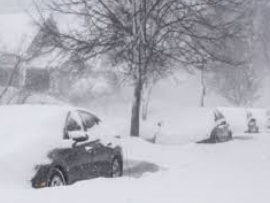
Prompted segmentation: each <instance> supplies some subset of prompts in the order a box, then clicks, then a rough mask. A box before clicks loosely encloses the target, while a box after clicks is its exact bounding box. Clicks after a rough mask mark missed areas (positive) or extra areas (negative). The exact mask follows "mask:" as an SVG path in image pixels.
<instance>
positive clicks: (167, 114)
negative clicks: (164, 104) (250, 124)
mask: <svg viewBox="0 0 270 203" xmlns="http://www.w3.org/2000/svg"><path fill="white" fill-rule="evenodd" d="M216 109H218V110H219V111H220V112H221V113H222V114H223V115H224V117H225V119H226V120H227V122H228V123H229V124H230V126H231V129H232V131H233V134H241V133H242V134H243V133H245V131H246V130H247V111H250V112H251V113H252V115H253V116H254V118H256V120H257V125H258V126H259V129H260V131H261V132H265V131H266V125H267V117H266V110H265V109H245V108H229V107H219V108H174V109H170V108H167V109H166V110H160V111H154V112H152V113H151V114H150V116H149V118H148V120H147V121H145V122H144V121H142V137H144V138H145V139H147V140H151V141H154V139H155V142H156V143H159V144H178V145H179V144H187V143H193V142H197V141H201V140H203V139H206V138H209V136H210V132H211V130H212V129H213V127H214V126H215V122H214V111H215V110H216Z"/></svg>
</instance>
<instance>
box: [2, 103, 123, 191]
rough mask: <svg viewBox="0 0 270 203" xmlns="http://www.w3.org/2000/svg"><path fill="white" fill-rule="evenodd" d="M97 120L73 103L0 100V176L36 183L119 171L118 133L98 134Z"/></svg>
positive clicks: (111, 174) (55, 183)
mask: <svg viewBox="0 0 270 203" xmlns="http://www.w3.org/2000/svg"><path fill="white" fill-rule="evenodd" d="M99 122H100V119H99V118H98V117H97V116H95V115H94V114H92V113H90V112H89V111H87V110H84V109H80V108H75V107H63V106H56V105H10V106H1V107H0V129H1V131H0V132H1V133H0V139H1V140H2V142H1V143H0V165H1V168H0V173H1V174H5V177H3V180H2V178H1V181H5V180H6V181H7V180H12V181H11V182H12V183H15V182H17V181H23V182H24V183H27V182H28V183H32V187H34V188H41V187H49V186H60V185H69V184H72V183H74V182H76V181H79V180H86V179H91V178H95V177H99V176H105V177H117V176H121V175H122V172H123V161H122V160H123V157H122V149H121V147H120V145H119V143H120V141H119V138H117V137H115V136H107V135H106V136H102V135H101V134H99V133H100V132H99V131H100V130H98V128H99V126H98V124H99ZM101 131H102V130H101ZM103 133H104V132H103ZM30 180H31V182H30ZM29 185H30V184H29Z"/></svg>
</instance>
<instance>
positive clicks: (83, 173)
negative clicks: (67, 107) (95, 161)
mask: <svg viewBox="0 0 270 203" xmlns="http://www.w3.org/2000/svg"><path fill="white" fill-rule="evenodd" d="M65 129H66V130H65V131H66V132H65V137H66V138H67V137H68V135H66V134H67V132H68V131H72V130H76V131H78V130H80V131H82V133H86V132H85V130H84V127H83V121H82V118H81V117H80V115H79V113H78V112H77V111H73V112H69V114H68V116H67V121H66V127H65ZM74 143H75V142H74ZM87 145H88V144H87V143H86V142H82V143H80V142H79V143H76V144H73V146H72V148H71V150H70V153H69V154H68V156H67V157H66V162H67V165H68V168H69V176H70V179H71V180H72V182H75V181H77V180H84V179H87V178H89V170H90V168H91V164H92V161H91V159H92V156H91V153H90V152H89V149H88V148H87Z"/></svg>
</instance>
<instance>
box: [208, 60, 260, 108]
mask: <svg viewBox="0 0 270 203" xmlns="http://www.w3.org/2000/svg"><path fill="white" fill-rule="evenodd" d="M210 87H212V89H214V90H215V92H217V93H218V94H219V95H221V96H223V97H225V98H226V99H227V100H228V101H229V102H231V103H232V104H234V105H237V106H250V105H252V104H253V103H254V102H255V101H256V100H257V99H259V97H260V96H259V94H258V91H259V89H260V87H261V77H260V76H258V73H257V72H256V70H255V69H254V68H253V67H252V66H249V65H242V66H238V67H236V68H235V67H226V68H224V67H221V68H219V69H216V71H215V72H214V76H213V78H212V81H211V86H210Z"/></svg>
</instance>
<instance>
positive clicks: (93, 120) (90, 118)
mask: <svg viewBox="0 0 270 203" xmlns="http://www.w3.org/2000/svg"><path fill="white" fill-rule="evenodd" d="M79 113H80V116H81V118H82V120H83V126H84V129H85V130H88V129H90V128H92V127H93V126H94V125H96V124H98V122H99V119H98V118H97V117H96V116H94V115H92V114H90V113H87V112H84V111H80V112H79Z"/></svg>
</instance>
